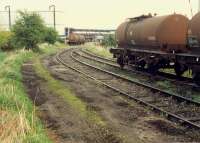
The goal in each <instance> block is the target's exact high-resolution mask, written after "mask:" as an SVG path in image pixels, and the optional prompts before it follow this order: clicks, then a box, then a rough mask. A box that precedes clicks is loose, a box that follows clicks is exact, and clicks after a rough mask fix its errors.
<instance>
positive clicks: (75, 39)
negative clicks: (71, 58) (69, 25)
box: [68, 33, 85, 45]
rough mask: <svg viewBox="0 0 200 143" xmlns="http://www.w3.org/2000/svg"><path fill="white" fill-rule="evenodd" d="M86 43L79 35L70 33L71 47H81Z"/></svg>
mask: <svg viewBox="0 0 200 143" xmlns="http://www.w3.org/2000/svg"><path fill="white" fill-rule="evenodd" d="M84 43H85V37H84V36H83V35H80V34H77V33H70V34H69V37H68V44H69V45H81V44H84Z"/></svg>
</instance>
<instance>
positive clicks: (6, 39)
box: [0, 31, 12, 50]
mask: <svg viewBox="0 0 200 143" xmlns="http://www.w3.org/2000/svg"><path fill="white" fill-rule="evenodd" d="M11 38H12V33H11V32H9V31H0V49H1V50H10V49H12V46H11Z"/></svg>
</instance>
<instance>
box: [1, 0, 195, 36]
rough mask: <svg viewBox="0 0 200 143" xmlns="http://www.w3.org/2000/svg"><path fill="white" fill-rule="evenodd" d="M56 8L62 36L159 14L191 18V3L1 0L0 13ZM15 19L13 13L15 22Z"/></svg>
mask: <svg viewBox="0 0 200 143" xmlns="http://www.w3.org/2000/svg"><path fill="white" fill-rule="evenodd" d="M191 3H192V9H193V13H194V14H195V13H196V12H197V9H198V0H191ZM51 4H55V5H56V9H57V10H60V11H63V12H62V13H57V14H56V15H57V23H58V24H61V25H58V26H57V29H58V30H59V32H60V33H61V34H62V33H63V32H64V27H66V26H70V27H77V28H105V29H113V28H116V27H117V26H118V25H119V24H120V23H121V22H122V21H123V20H124V19H125V18H128V17H134V16H138V15H141V14H148V13H150V12H151V13H157V14H158V15H165V14H171V13H174V12H176V13H180V14H183V15H187V16H188V17H191V12H190V7H189V2H188V0H32V1H31V0H1V1H0V10H4V7H5V5H10V6H11V8H12V11H16V10H19V9H20V10H23V9H26V10H31V11H32V10H48V7H49V5H51ZM41 15H42V16H43V17H44V18H45V21H46V23H48V24H52V23H53V17H52V14H51V13H41ZM0 17H1V18H0V23H1V24H6V23H8V19H7V14H6V13H1V14H0ZM15 17H16V14H15V13H12V19H14V18H15ZM62 24H63V25H62Z"/></svg>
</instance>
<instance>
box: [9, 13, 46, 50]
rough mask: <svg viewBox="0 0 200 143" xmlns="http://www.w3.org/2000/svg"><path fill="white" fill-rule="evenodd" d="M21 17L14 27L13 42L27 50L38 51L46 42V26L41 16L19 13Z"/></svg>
mask: <svg viewBox="0 0 200 143" xmlns="http://www.w3.org/2000/svg"><path fill="white" fill-rule="evenodd" d="M19 14H20V16H19V18H18V19H17V21H16V23H15V25H13V27H12V32H13V37H12V40H13V42H14V43H15V45H17V46H20V47H25V49H32V50H33V49H36V48H37V47H38V44H39V43H42V42H43V41H44V37H45V29H46V27H45V24H44V21H43V20H42V18H41V17H40V15H39V14H36V13H28V12H21V11H20V12H19Z"/></svg>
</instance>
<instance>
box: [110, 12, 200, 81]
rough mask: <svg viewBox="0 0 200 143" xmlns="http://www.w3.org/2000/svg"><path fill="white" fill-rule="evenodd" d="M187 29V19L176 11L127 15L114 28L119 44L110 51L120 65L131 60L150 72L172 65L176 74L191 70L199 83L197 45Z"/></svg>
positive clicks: (199, 62) (199, 55)
mask: <svg viewBox="0 0 200 143" xmlns="http://www.w3.org/2000/svg"><path fill="white" fill-rule="evenodd" d="M188 29H189V19H188V18H187V17H185V16H183V15H179V14H172V15H166V16H158V17H157V16H155V17H153V16H151V15H142V16H139V17H135V18H130V19H128V20H127V21H125V22H124V23H122V24H121V25H120V26H119V27H118V28H117V30H116V39H117V44H118V46H117V48H112V49H110V52H111V53H113V55H114V57H115V58H117V63H118V64H119V65H120V66H121V68H123V67H124V66H125V65H133V64H134V65H135V66H137V67H138V68H142V69H144V68H146V69H147V70H148V71H149V72H151V73H153V74H155V73H156V72H157V71H158V70H159V69H160V68H173V69H174V70H175V72H176V74H177V76H181V75H182V74H183V73H184V72H185V71H186V70H191V71H192V73H193V79H194V80H195V82H196V83H198V84H200V48H199V46H198V42H197V40H196V38H195V37H194V36H193V35H190V36H188ZM191 43H192V44H191ZM194 43H196V44H194Z"/></svg>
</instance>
